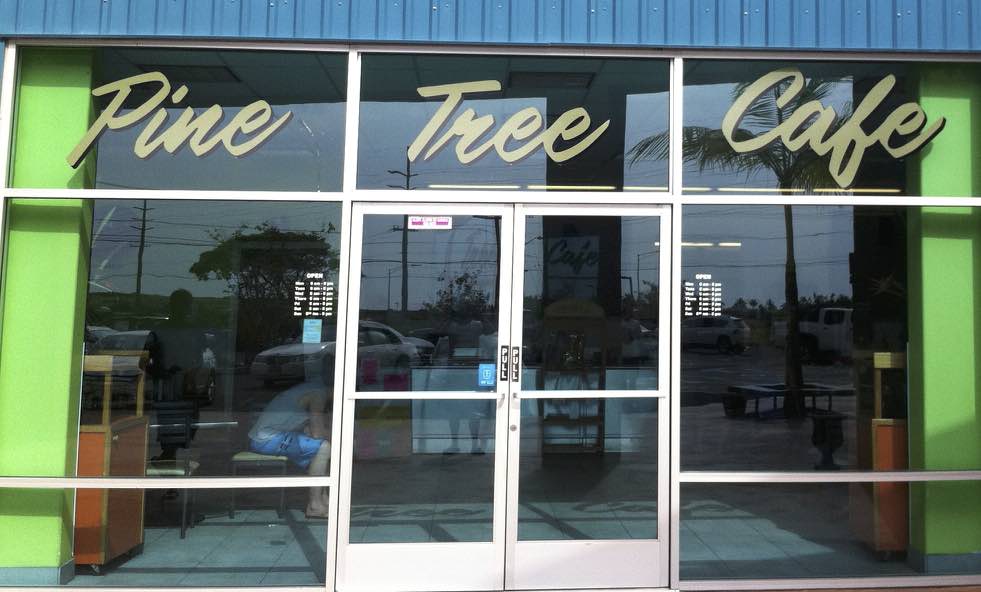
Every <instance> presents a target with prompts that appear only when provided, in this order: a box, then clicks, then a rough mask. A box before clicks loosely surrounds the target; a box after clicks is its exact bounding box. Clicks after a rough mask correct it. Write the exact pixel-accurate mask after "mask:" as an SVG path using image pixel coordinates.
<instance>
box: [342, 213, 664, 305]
mask: <svg viewBox="0 0 981 592" xmlns="http://www.w3.org/2000/svg"><path fill="white" fill-rule="evenodd" d="M407 213H408V214H409V215H417V214H418V215H423V214H432V213H433V212H431V211H419V212H412V211H409V212H407ZM621 220H622V226H621V231H622V244H621V249H620V268H621V275H622V276H624V277H623V278H622V286H621V289H622V291H623V294H624V295H626V294H629V293H630V292H631V290H632V289H633V288H634V285H635V282H637V278H638V273H639V274H640V275H639V278H640V280H641V286H642V291H643V292H646V291H648V290H649V289H650V286H651V285H657V281H658V277H657V276H658V268H659V267H658V256H659V251H658V247H656V246H655V243H656V242H657V241H659V234H658V233H659V225H658V219H657V218H656V217H654V216H629V217H623V218H621ZM401 225H402V216H397V215H396V216H392V215H371V214H369V215H367V216H365V222H364V238H363V242H362V244H363V245H364V251H363V253H362V270H361V274H362V275H361V308H364V309H371V310H384V309H385V308H386V307H385V299H386V297H387V298H389V299H390V302H389V305H390V307H391V308H392V309H399V308H401V302H400V300H401V294H402V259H401V257H402V255H401V253H402V233H401ZM541 237H542V217H541V216H529V217H527V218H526V227H525V236H524V239H523V240H522V241H521V242H522V243H523V244H524V249H525V256H524V274H525V291H524V292H525V295H526V296H537V295H540V294H541V289H542V272H543V269H544V267H543V248H544V244H543V243H544V241H543V240H542V238H541ZM505 239H506V237H505ZM408 253H409V257H408V262H409V306H408V308H409V310H418V309H420V308H421V307H422V306H423V305H424V304H426V303H433V302H435V301H436V298H437V293H438V292H439V291H440V290H442V289H444V288H445V287H446V286H447V285H448V282H449V281H451V280H453V279H455V278H457V277H459V276H461V275H463V274H464V273H467V272H469V273H472V274H476V277H477V281H478V286H479V288H480V290H481V291H483V292H484V293H485V294H487V295H488V297H489V302H491V303H493V302H494V294H495V290H496V283H497V277H498V273H499V266H498V264H497V241H496V237H495V228H494V222H493V221H492V220H490V219H485V218H477V217H473V216H453V229H452V230H418V231H412V232H410V233H409V250H408ZM638 255H640V257H639V259H638ZM638 262H639V264H640V267H639V270H638ZM601 264H603V263H602V262H601ZM502 271H503V273H510V269H507V268H505V269H503V270H502ZM521 271H522V270H520V269H519V270H515V273H521Z"/></svg>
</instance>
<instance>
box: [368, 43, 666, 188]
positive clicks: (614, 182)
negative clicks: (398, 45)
mask: <svg viewBox="0 0 981 592" xmlns="http://www.w3.org/2000/svg"><path fill="white" fill-rule="evenodd" d="M362 67H363V71H362V83H361V91H362V95H361V115H360V135H359V141H358V187H359V188H360V189H427V188H428V189H457V190H459V189H503V190H519V189H521V190H573V189H581V190H602V191H620V190H628V191H629V190H635V191H637V190H639V191H667V172H668V166H667V129H668V63H667V62H666V61H663V60H635V59H595V58H594V59H586V58H583V59H579V58H575V59H572V58H541V57H508V56H493V57H491V56H446V55H371V54H369V55H366V56H364V58H363V60H362Z"/></svg>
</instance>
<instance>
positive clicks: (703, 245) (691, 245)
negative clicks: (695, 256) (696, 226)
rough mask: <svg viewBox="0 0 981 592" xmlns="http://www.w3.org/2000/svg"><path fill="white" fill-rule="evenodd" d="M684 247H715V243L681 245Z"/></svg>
mask: <svg viewBox="0 0 981 592" xmlns="http://www.w3.org/2000/svg"><path fill="white" fill-rule="evenodd" d="M681 246H682V247H714V246H715V243H686V242H682V243H681Z"/></svg>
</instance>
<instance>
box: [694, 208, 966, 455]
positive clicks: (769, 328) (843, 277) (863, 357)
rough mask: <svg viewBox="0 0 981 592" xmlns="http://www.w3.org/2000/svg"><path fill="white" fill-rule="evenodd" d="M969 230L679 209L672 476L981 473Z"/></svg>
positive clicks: (885, 214)
mask: <svg viewBox="0 0 981 592" xmlns="http://www.w3.org/2000/svg"><path fill="white" fill-rule="evenodd" d="M978 219H979V212H978V211H977V210H976V209H972V208H912V207H911V208H905V207H894V206H890V207H878V206H877V207H858V206H840V205H836V206H732V205H719V206H686V207H685V209H684V217H683V221H684V230H683V243H682V270H683V271H682V276H683V281H684V286H683V288H682V289H683V290H684V302H683V307H684V310H683V313H682V314H683V318H682V323H681V344H682V348H683V351H682V358H681V362H682V366H681V377H680V378H681V404H682V410H681V439H682V446H681V465H682V470H716V471H718V470H733V471H746V470H758V471H811V470H818V471H822V470H838V469H849V470H863V471H871V470H905V469H913V470H946V469H964V470H967V469H978V468H981V456H979V454H978V448H977V438H978V437H979V427H978V425H977V422H976V421H975V419H974V415H973V411H971V412H970V413H968V414H967V415H965V410H968V409H970V410H973V409H974V403H975V397H974V393H975V387H974V385H975V372H976V369H977V367H978V359H977V356H976V353H974V352H976V348H975V341H974V340H975V337H974V335H975V334H976V333H977V331H978V323H979V317H978V312H977V311H978V310H981V309H979V308H978V301H977V293H978V292H977V290H976V286H975V282H976V281H977V280H976V278H977V271H976V270H977V259H978V255H977V247H976V243H977V241H978V236H981V235H979V230H978V229H979V228H981V226H979V224H978ZM788 227H791V228H793V234H792V235H789V236H788V234H787V232H786V228H788ZM971 245H974V246H971ZM788 253H792V254H793V257H792V258H790V257H788ZM795 326H796V328H797V331H796V332H794V331H792V329H793V327H795ZM794 343H796V345H794ZM955 426H956V427H955Z"/></svg>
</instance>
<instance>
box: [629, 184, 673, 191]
mask: <svg viewBox="0 0 981 592" xmlns="http://www.w3.org/2000/svg"><path fill="white" fill-rule="evenodd" d="M623 190H624V191H667V190H668V188H667V187H653V186H647V185H624V186H623Z"/></svg>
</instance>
